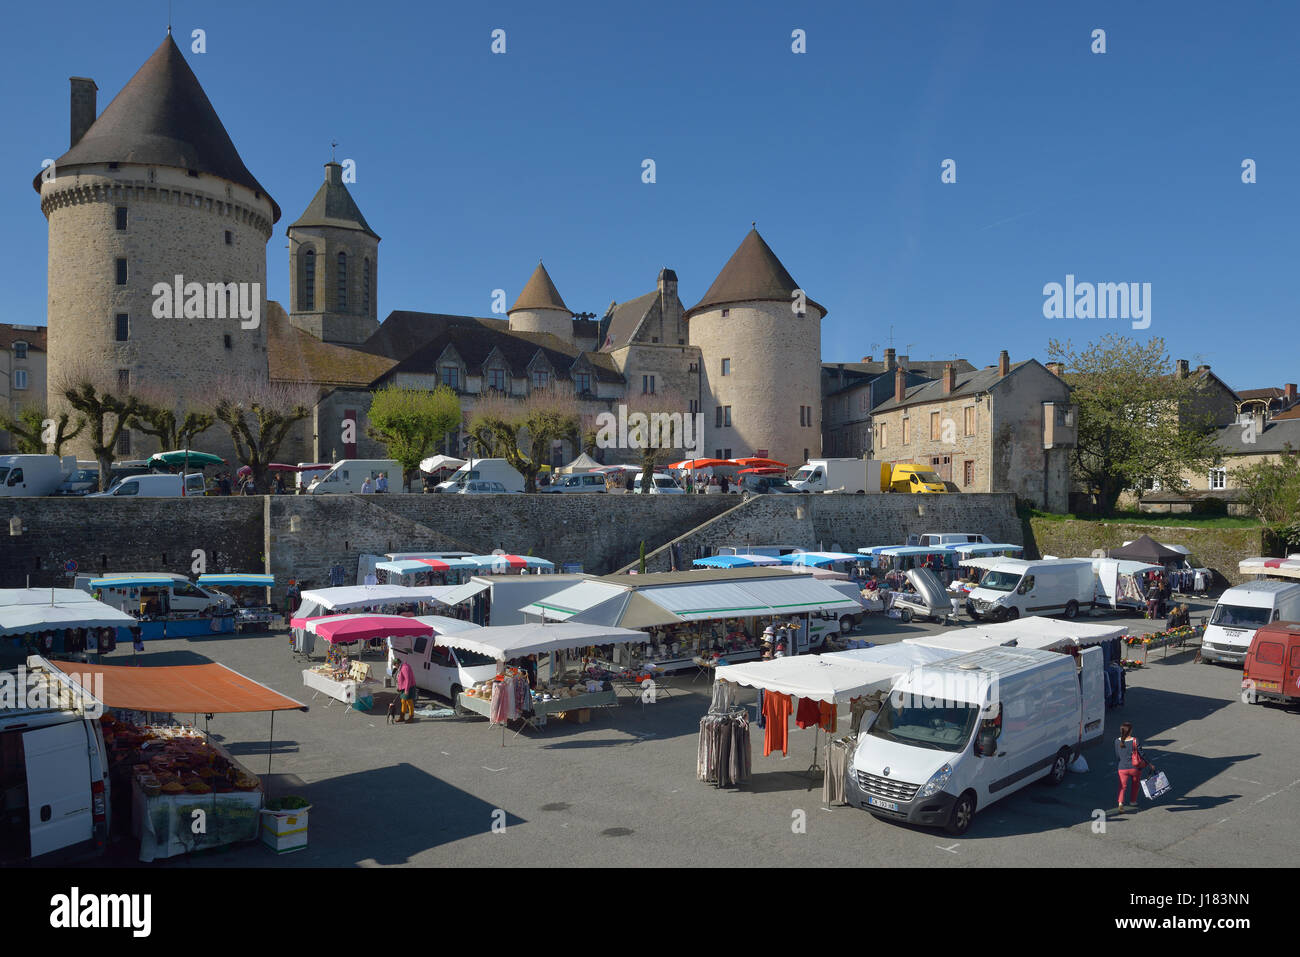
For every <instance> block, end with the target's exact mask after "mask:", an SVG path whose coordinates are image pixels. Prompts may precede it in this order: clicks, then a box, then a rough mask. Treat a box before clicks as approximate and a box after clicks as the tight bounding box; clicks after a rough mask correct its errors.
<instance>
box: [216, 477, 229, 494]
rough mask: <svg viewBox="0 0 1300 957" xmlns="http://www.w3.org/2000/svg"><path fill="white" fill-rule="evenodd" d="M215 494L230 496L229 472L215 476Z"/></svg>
mask: <svg viewBox="0 0 1300 957" xmlns="http://www.w3.org/2000/svg"><path fill="white" fill-rule="evenodd" d="M217 494H218V495H229V494H230V473H229V472H222V473H220V474H219V475H217Z"/></svg>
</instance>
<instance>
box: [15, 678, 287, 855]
mask: <svg viewBox="0 0 1300 957" xmlns="http://www.w3.org/2000/svg"><path fill="white" fill-rule="evenodd" d="M39 663H40V664H41V666H43V667H48V668H49V669H51V671H58V672H59V674H60V678H61V680H62V681H63V682H64V683H66V684H68V685H69V686H70V687H72V688H74V689H75V690H77V691H78V692H80V693H81V694H82V695H84V696H85V697H86V698H87V699H88V700H97V701H98V702H100V704H102V705H103V706H104V708H106V709H109V710H108V711H107V712H106V713H105V714H104V716H103V718H102V719H101V723H102V725H103V732H104V743H105V747H106V748H107V749H108V754H109V773H110V776H111V781H112V784H113V789H112V792H113V793H114V794H116V795H119V796H120V797H119V800H123V801H124V799H125V797H126V795H128V794H129V796H130V808H129V813H125V814H124V815H123V816H121V817H118V820H119V821H124V820H126V819H129V820H130V821H131V826H132V834H133V835H134V836H135V837H137V838H139V840H140V860H142V861H152V860H154V859H155V858H160V857H172V856H174V855H177V854H183V853H187V852H189V851H193V850H198V849H205V848H210V847H217V846H221V845H223V844H229V843H233V842H236V841H244V840H253V839H255V838H256V837H257V834H258V824H259V815H258V812H259V810H260V808H261V806H262V798H263V785H262V782H261V781H260V780H259V779H258V777H257V776H256V775H254V774H253V773H252V772H250V771H249V770H248V769H247V768H246V767H244V765H242V764H241V763H240V762H238V761H236V760H235V759H234V758H233V757H231V755H230V753H229V752H228V751H226V750H225V749H224V748H222V747H221V746H219V745H217V744H215V743H213V742H212V741H211V740H210V739H208V736H207V734H206V733H205V732H199V731H198V730H197V729H196V728H194V727H193V726H183V725H180V724H178V723H177V722H176V721H175V720H174V718H173V716H174V715H177V714H194V715H195V717H196V719H197V717H198V715H206V716H209V717H211V716H213V715H217V714H236V713H249V712H259V711H267V712H270V714H271V733H270V739H269V740H268V742H267V771H268V773H269V772H270V760H271V758H270V755H271V748H272V745H273V742H274V737H275V712H276V711H286V710H302V711H305V710H307V706H306V705H304V704H303V703H302V702H300V701H295V700H294V699H292V698H289V697H287V696H285V695H282V694H280V693H279V692H277V691H274V690H272V689H270V688H268V687H266V686H265V685H263V684H260V683H259V682H256V681H254V680H252V679H251V678H248V677H246V676H245V675H242V674H240V673H239V672H237V671H234V670H232V669H230V668H227V667H226V666H225V665H220V664H216V663H210V664H203V665H175V666H167V667H157V668H136V667H130V666H119V665H94V666H87V665H80V664H79V665H77V666H76V667H75V671H73V670H69V669H68V668H63V667H61V666H60V665H59V663H58V662H46V661H40V662H39ZM116 806H117V807H119V808H120V809H121V810H123V811H124V812H125V811H127V808H126V806H125V803H123V804H120V805H116ZM195 811H201V812H203V816H204V822H205V827H204V828H203V829H201V830H197V831H196V829H195V828H194V826H193V825H194V821H195V816H194V812H195ZM115 817H116V815H115Z"/></svg>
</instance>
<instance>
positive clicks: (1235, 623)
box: [1201, 581, 1300, 665]
mask: <svg viewBox="0 0 1300 957" xmlns="http://www.w3.org/2000/svg"><path fill="white" fill-rule="evenodd" d="M1274 621H1300V583H1297V582H1283V581H1254V582H1248V583H1246V584H1245V585H1234V586H1233V587H1231V588H1229V589H1227V590H1226V591H1224V593H1223V594H1222V595H1220V596H1219V603H1218V604H1217V605H1215V606H1214V612H1213V614H1211V615H1210V620H1209V622H1208V623H1207V624H1206V626H1205V636H1204V637H1203V638H1202V639H1201V660H1202V661H1207V662H1208V661H1226V662H1228V663H1229V664H1234V665H1240V664H1243V663H1244V662H1245V660H1246V652H1247V651H1249V650H1250V642H1251V639H1253V638H1254V637H1255V632H1256V630H1258V628H1259V627H1260V625H1267V624H1268V623H1269V622H1274Z"/></svg>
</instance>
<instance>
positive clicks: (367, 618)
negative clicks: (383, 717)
mask: <svg viewBox="0 0 1300 957" xmlns="http://www.w3.org/2000/svg"><path fill="white" fill-rule="evenodd" d="M304 627H305V628H306V630H307V631H309V632H311V633H312V634H314V635H318V636H319V637H321V638H323V639H324V640H325V641H327V642H328V643H329V650H328V653H327V654H326V658H325V663H324V664H321V665H317V666H315V667H313V668H307V669H304V671H303V673H302V682H303V684H304V685H306V686H307V687H308V688H311V689H312V690H313V691H314V692H315V693H316V695H320V694H324V695H326V696H328V697H329V698H332V699H333V700H335V701H342V702H343V703H344V704H347V705H356V706H357V707H358V708H359V709H360V710H367V709H368V706H367V705H366V704H365V701H366V698H367V697H368V696H367V694H366V692H367V691H368V690H370V688H369V686H370V685H372V684H374V683H375V682H374V679H373V678H372V676H371V674H370V667H369V665H367V664H366V663H364V662H360V661H354V660H351V659H349V658H348V657H346V656H344V655H343V653H342V651H341V647H342V646H343V645H353V644H356V643H358V642H366V643H369V642H371V641H377V640H383V639H385V638H417V637H421V636H423V637H431V636H432V635H433V634H434V626H433V625H431V624H429V623H427V622H423V621H420V620H418V619H416V618H407V617H405V616H402V615H366V614H362V615H330V616H327V617H324V618H313V619H311V620H310V621H308V622H306V623H305V625H304ZM313 697H315V695H313Z"/></svg>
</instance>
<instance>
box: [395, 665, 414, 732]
mask: <svg viewBox="0 0 1300 957" xmlns="http://www.w3.org/2000/svg"><path fill="white" fill-rule="evenodd" d="M397 690H398V692H399V693H400V694H401V696H402V715H401V717H400V718H398V720H399V721H414V720H415V671H414V670H412V668H411V665H410V662H408V661H407V660H406V659H405V658H403V659H402V663H401V665H400V666H399V667H398V669H397Z"/></svg>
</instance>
